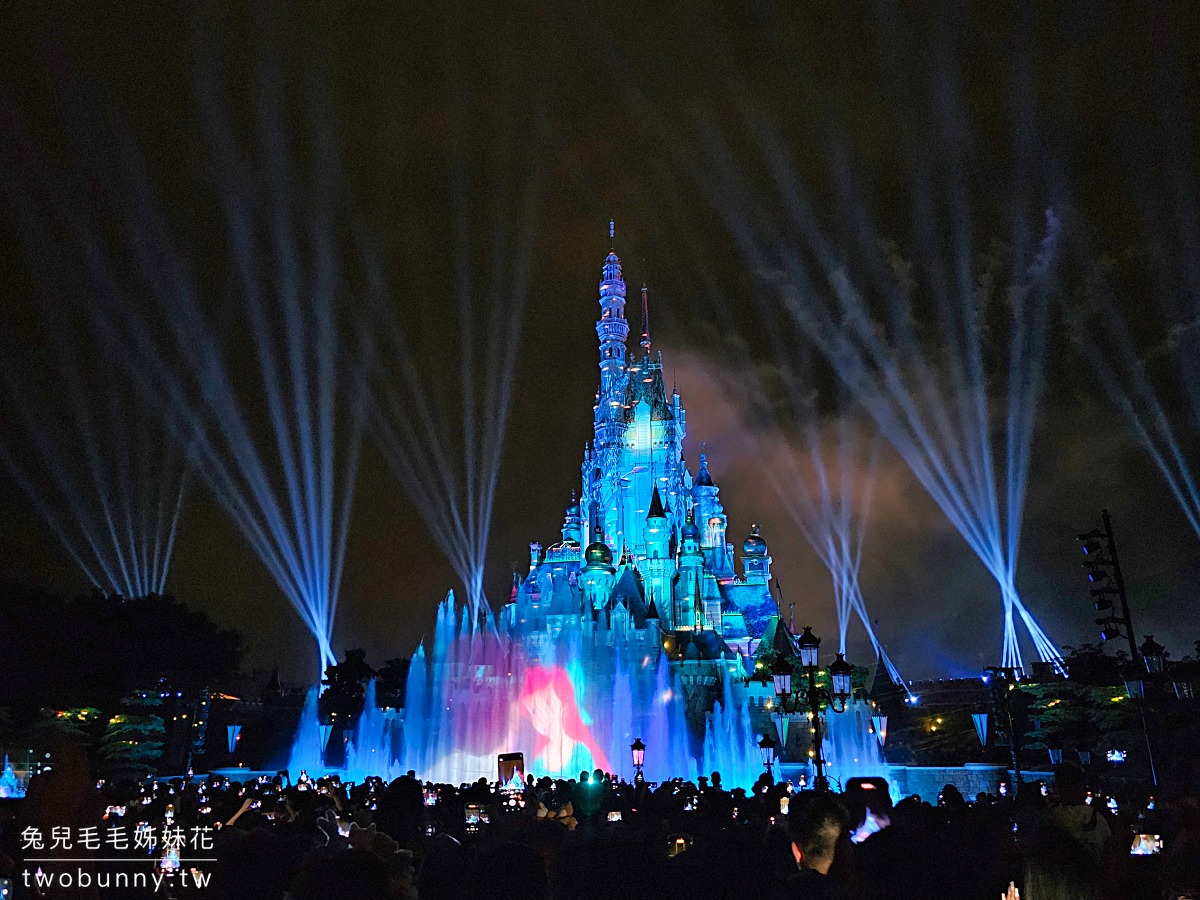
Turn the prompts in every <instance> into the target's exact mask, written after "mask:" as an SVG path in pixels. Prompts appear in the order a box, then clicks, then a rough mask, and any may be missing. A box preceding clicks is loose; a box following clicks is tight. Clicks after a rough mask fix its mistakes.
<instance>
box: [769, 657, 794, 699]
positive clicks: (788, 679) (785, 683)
mask: <svg viewBox="0 0 1200 900" xmlns="http://www.w3.org/2000/svg"><path fill="white" fill-rule="evenodd" d="M771 681H773V682H774V683H775V695H776V696H777V697H778V698H779V699H780V700H783V698H784V697H786V696H787V695H788V694H790V693H791V692H792V660H791V658H790V657H785V656H780V657H778V658H776V660H775V662H773V663H771Z"/></svg>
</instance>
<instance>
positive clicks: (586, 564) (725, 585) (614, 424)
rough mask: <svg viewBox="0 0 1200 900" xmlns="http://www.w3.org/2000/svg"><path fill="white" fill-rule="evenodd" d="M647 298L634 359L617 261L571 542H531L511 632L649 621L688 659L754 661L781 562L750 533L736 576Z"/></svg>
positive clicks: (604, 301) (605, 276)
mask: <svg viewBox="0 0 1200 900" xmlns="http://www.w3.org/2000/svg"><path fill="white" fill-rule="evenodd" d="M641 300H642V335H641V341H640V345H639V348H638V350H637V351H636V352H635V353H633V354H630V353H629V351H628V349H627V347H626V339H627V338H628V336H629V322H628V319H627V318H626V313H625V304H626V286H625V281H624V279H623V277H622V271H621V260H620V259H619V258H618V257H617V254H616V253H614V252H609V254H608V257H607V258H606V259H605V260H604V266H603V270H602V275H601V280H600V297H599V303H600V318H599V320H598V321H597V322H596V335H597V337H598V339H599V345H600V346H599V350H600V386H599V389H598V390H597V392H596V395H595V401H594V403H593V407H592V408H593V421H594V436H593V439H592V441H591V442H590V444H589V445H588V446H587V447H586V448H585V450H584V454H583V464H582V467H581V475H582V478H581V486H580V489H579V491H578V492H572V497H571V503H570V505H569V506H568V507H567V511H566V517H565V520H564V522H563V526H562V540H560V541H558V542H556V543H554V544H552V545H551V546H550V547H549V548H547V549H546V550H545V552H544V553H543V551H542V546H541V544H540V543H537V542H534V543H532V544H530V565H529V571H528V573H527V574H525V575H524V577H521V576H519V575H518V577H517V578H516V579H515V580H514V585H513V593H512V597H511V602H510V603H509V604H508V605H507V606H506V607H505V608H504V610H503V612H502V614H501V621H502V623H503V624H504V626H505V627H506V629H507V630H508V631H509V632H510V633H512V632H516V633H520V632H529V631H538V630H541V629H547V630H549V631H555V630H558V629H559V628H561V625H562V623H563V620H564V617H568V616H570V617H574V616H579V617H584V618H586V619H588V620H590V622H591V623H594V624H595V625H596V626H598V627H599V628H601V629H612V628H623V627H625V625H626V623H628V626H629V627H631V628H633V629H634V630H641V629H644V628H646V627H647V623H649V624H650V625H651V626H652V627H656V628H658V629H661V631H662V632H664V637H665V638H666V641H665V643H667V644H670V645H671V646H673V647H679V648H680V650H679V653H680V654H682V653H685V652H686V651H687V648H688V645H689V644H695V645H696V647H697V648H698V652H701V655H702V656H714V655H715V656H717V657H725V658H726V659H728V658H730V657H733V658H737V659H739V661H740V662H742V663H743V664H746V663H748V662H749V657H751V656H752V655H753V652H754V648H755V646H756V645H757V643H758V640H759V639H761V637H762V636H763V633H764V631H765V630H766V628H767V626H768V624H769V622H770V619H771V617H772V616H774V615H776V613H777V607H776V605H775V603H774V601H773V600H772V598H771V594H770V581H771V557H770V555H769V554H768V552H767V544H766V541H765V540H764V539H763V537H762V536H761V535H760V534H759V533H758V527H757V526H752V528H751V531H750V535H749V537H747V538H746V540H745V541H744V542H743V544H742V553H741V559H740V563H741V574H740V575H739V574H738V573H737V571H736V565H737V560H736V558H735V551H734V546H733V545H732V544H731V543H729V542H727V541H726V526H727V520H726V516H725V512H724V509H723V508H722V506H721V500H720V488H718V487H717V485H716V484H715V483H714V482H713V479H712V476H711V474H710V473H709V470H708V462H707V460H706V458H705V455H704V454H703V453H701V454H700V466H699V471H698V472H697V473H696V474H695V475H694V476H693V474H692V472H691V471H690V469H689V468H688V464H687V462H686V461H685V460H684V440H685V438H686V436H687V414H686V411H685V410H684V407H683V404H682V401H681V399H680V396H679V392H678V390H676V389H672V390H671V392H670V393H669V394H668V392H667V389H666V382H665V380H664V378H663V362H662V352H661V351H659V352H658V353H654V354H652V353H651V350H650V327H649V304H648V298H647V291H646V288H645V287H643V288H642V292H641ZM631 355H632V358H630V356H631Z"/></svg>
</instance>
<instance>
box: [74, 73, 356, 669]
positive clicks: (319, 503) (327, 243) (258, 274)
mask: <svg viewBox="0 0 1200 900" xmlns="http://www.w3.org/2000/svg"><path fill="white" fill-rule="evenodd" d="M201 81H202V83H203V82H204V79H201ZM210 82H211V79H210ZM205 86H207V87H211V83H206V84H205ZM201 101H202V107H203V110H204V112H205V115H206V120H205V124H206V126H207V135H208V138H209V142H210V145H211V148H212V150H213V153H214V155H215V157H216V160H217V163H218V165H217V167H216V168H217V170H218V172H219V173H220V176H221V177H220V181H219V184H218V189H219V190H220V194H221V199H222V201H223V209H224V215H225V223H226V225H227V228H228V237H229V253H230V257H231V260H232V268H233V272H234V275H235V282H236V288H237V293H238V299H239V300H240V301H241V302H242V303H243V308H244V310H245V313H246V315H245V318H244V319H241V320H240V321H239V322H238V323H236V324H238V325H240V326H242V327H244V328H246V329H248V331H249V334H250V336H251V338H252V339H253V346H254V351H255V356H256V362H257V364H258V374H259V379H260V384H261V395H262V398H263V400H264V401H265V405H266V410H267V424H268V429H269V431H268V433H267V434H266V435H256V434H255V431H254V429H253V428H252V427H251V420H250V417H249V416H248V415H247V405H246V404H247V396H248V394H252V393H253V392H252V391H249V390H248V389H247V386H244V385H241V384H235V382H234V380H233V378H232V375H231V372H230V368H229V365H228V363H227V356H228V353H229V347H228V345H227V344H226V343H225V342H223V341H222V340H221V339H220V338H219V337H218V334H219V332H218V330H217V329H216V328H215V327H214V326H213V324H212V323H211V321H210V319H209V317H208V316H207V315H206V312H205V309H204V308H203V303H202V294H201V291H200V289H199V287H198V284H197V282H196V280H195V278H194V277H193V274H192V273H193V267H192V265H191V263H190V261H189V260H188V259H187V258H186V257H185V256H184V255H183V254H181V253H180V252H179V250H178V248H177V246H176V245H175V244H174V242H173V240H172V234H171V229H170V227H169V224H168V222H167V219H166V216H165V215H164V213H163V212H162V208H161V206H160V204H159V203H158V202H157V199H156V197H157V195H156V189H155V186H154V184H153V183H152V180H151V179H150V177H149V176H148V174H147V173H146V172H145V171H144V169H143V168H142V167H141V165H140V156H139V153H138V148H137V147H136V146H134V145H132V144H131V143H130V142H128V141H125V142H123V143H119V146H118V148H117V151H116V152H115V153H109V152H108V151H109V148H108V147H106V146H102V145H101V142H100V141H99V139H98V137H97V135H96V134H95V133H94V132H93V131H86V130H85V133H84V135H83V136H84V138H85V139H87V140H88V141H89V142H90V143H89V144H88V150H89V151H90V152H89V157H90V158H91V159H92V160H99V161H108V160H110V159H113V158H115V159H116V160H119V162H112V163H110V168H109V170H108V171H105V172H104V173H103V174H104V176H105V178H104V179H103V180H102V182H103V183H105V184H109V185H113V194H112V195H111V196H110V200H111V201H112V205H113V211H114V213H115V214H116V216H117V221H118V222H119V225H120V238H121V241H122V244H123V248H122V252H123V253H126V254H128V255H129V257H130V258H131V259H132V261H133V267H134V269H135V273H136V278H137V281H138V283H136V284H132V285H131V284H127V283H125V282H124V281H123V280H122V279H121V278H119V277H118V276H117V275H116V267H115V265H114V262H115V257H114V255H113V253H112V252H111V251H110V250H109V248H108V247H106V246H105V245H104V244H103V243H102V242H101V241H100V240H99V239H98V231H97V229H96V228H95V227H93V226H92V223H91V222H90V221H89V220H87V219H85V218H84V217H82V216H79V215H77V214H75V213H74V211H73V210H72V209H71V208H70V204H69V203H68V204H65V208H64V216H65V217H66V218H68V219H69V220H70V221H71V224H72V232H73V236H74V239H75V243H76V245H77V248H78V250H79V253H80V255H81V257H82V261H83V264H84V266H85V267H86V272H87V277H88V278H89V279H90V283H91V290H92V293H93V296H94V297H95V299H96V301H97V312H98V315H97V322H98V325H99V327H100V328H101V330H102V338H103V341H104V343H105V345H106V346H108V347H111V348H112V349H113V351H114V352H115V354H116V355H117V356H118V357H123V358H125V359H127V360H128V361H129V364H130V369H131V371H132V373H133V376H134V378H135V379H136V381H137V383H138V386H139V388H140V390H141V392H142V394H143V396H144V397H146V398H148V399H149V400H150V401H151V402H152V403H153V404H154V405H155V406H156V407H157V408H158V409H159V410H160V411H161V413H162V415H163V416H164V418H165V421H166V423H167V426H168V428H169V429H170V431H171V433H172V435H173V437H174V438H175V439H176V441H177V442H178V443H179V445H180V446H182V447H183V448H184V449H185V450H186V452H187V454H188V457H189V459H190V461H191V462H192V464H193V467H194V468H195V470H196V472H197V473H198V474H199V475H200V477H201V478H202V479H203V480H204V482H205V483H206V485H207V486H208V487H209V489H210V490H211V491H212V493H213V495H214V497H215V498H216V499H217V500H218V502H219V503H220V504H221V505H222V507H223V508H224V509H225V511H226V512H227V514H228V515H229V516H230V518H231V519H232V520H233V521H234V523H235V525H236V526H237V527H238V529H239V531H240V532H241V533H242V535H243V537H244V538H245V539H246V541H247V542H248V543H249V544H250V546H251V548H252V549H253V550H254V552H255V553H256V555H257V556H258V557H259V558H260V559H261V561H262V562H263V564H264V566H265V567H266V568H267V570H268V572H269V573H270V574H271V576H272V577H273V578H274V580H275V581H276V583H277V584H278V585H279V587H280V589H281V590H282V592H283V594H284V596H285V597H286V598H287V599H288V601H289V602H290V603H291V605H292V606H293V607H294V608H295V610H296V612H297V614H298V615H299V616H300V618H301V620H302V621H303V622H304V624H305V627H306V628H307V629H308V630H309V631H310V632H311V633H312V635H313V638H314V640H315V642H316V645H317V651H318V657H319V662H320V666H321V671H324V669H325V668H326V667H327V666H328V665H330V664H332V663H334V662H335V661H336V658H335V655H334V653H333V650H332V647H331V635H332V629H333V619H334V614H335V612H336V608H337V599H338V590H339V585H340V579H341V570H342V565H343V561H344V554H345V546H346V537H347V528H348V525H349V515H350V508H351V504H352V500H353V489H354V482H355V479H356V474H357V463H358V455H359V447H360V437H361V428H360V424H361V415H360V410H359V408H358V406H357V401H356V400H355V399H354V398H350V400H349V401H347V402H346V403H345V404H343V403H341V402H340V397H339V394H338V391H337V385H336V373H337V367H338V363H339V360H341V359H342V358H343V356H344V349H343V348H342V346H341V344H340V341H339V338H338V334H337V328H336V320H335V309H336V305H337V303H338V301H339V300H340V299H341V298H342V295H343V294H344V291H343V289H342V288H341V285H340V284H339V283H338V281H337V278H336V258H337V255H336V253H335V251H334V247H333V238H332V226H331V223H330V216H331V215H332V210H331V206H332V198H331V196H330V195H331V193H332V188H330V187H329V185H328V184H327V183H326V182H325V181H323V180H320V179H319V180H318V184H317V187H316V189H315V190H314V192H313V201H312V207H311V208H310V209H309V210H307V211H306V214H305V215H302V216H297V215H296V214H295V213H293V211H292V210H291V208H290V207H289V205H288V201H287V198H286V196H285V194H286V193H287V190H286V189H285V188H286V187H287V186H286V185H285V181H286V176H285V175H283V174H281V172H280V171H279V170H277V169H273V168H272V167H275V166H281V165H283V161H284V158H285V157H286V155H287V153H286V147H285V143H286V142H285V141H284V140H283V137H282V134H283V128H282V126H281V124H280V116H279V113H278V110H277V109H276V108H275V106H274V104H273V102H272V101H273V97H272V96H271V95H270V94H269V93H268V92H265V91H264V92H263V93H262V94H261V95H260V97H259V113H260V116H259V138H260V145H261V148H262V150H263V156H264V161H263V167H264V168H266V169H267V170H268V172H269V174H268V176H267V177H266V178H265V181H266V194H267V197H268V199H269V202H268V204H266V205H265V206H261V207H260V206H258V205H256V204H255V202H254V199H253V198H254V197H255V196H257V195H258V194H259V193H261V191H262V187H261V185H260V184H259V183H258V181H256V180H255V178H254V176H253V174H252V170H251V169H250V167H249V166H246V165H244V164H243V162H242V161H241V159H240V158H239V156H238V154H237V152H236V150H235V148H234V142H233V140H232V137H231V134H230V132H229V131H228V128H227V125H226V123H225V120H224V118H223V115H222V110H221V105H220V101H219V99H218V98H217V97H216V96H215V95H214V94H213V93H212V92H211V91H209V92H208V93H205V94H204V95H203V96H202V98H201ZM117 137H118V138H119V137H120V135H119V134H118V135H117ZM321 159H322V162H327V161H328V158H327V157H321ZM297 221H299V222H301V223H302V226H303V228H304V230H305V231H306V236H307V240H306V241H302V240H301V239H300V237H299V236H298V233H297V232H298V226H297ZM264 233H265V234H266V237H265V238H262V237H260V235H262V234H264ZM302 259H309V260H311V261H312V262H311V264H310V265H309V267H308V268H307V269H306V268H305V267H304V265H303V264H302V263H301V262H300V261H301V260H302ZM135 297H136V298H139V299H140V298H142V297H148V298H149V299H150V300H151V307H150V308H149V311H148V312H143V310H142V308H141V307H140V306H139V303H138V302H137V301H136V300H135ZM275 468H277V469H278V471H279V472H280V473H281V474H280V477H279V478H273V477H272V476H271V474H270V472H271V471H272V469H275ZM279 482H281V483H279Z"/></svg>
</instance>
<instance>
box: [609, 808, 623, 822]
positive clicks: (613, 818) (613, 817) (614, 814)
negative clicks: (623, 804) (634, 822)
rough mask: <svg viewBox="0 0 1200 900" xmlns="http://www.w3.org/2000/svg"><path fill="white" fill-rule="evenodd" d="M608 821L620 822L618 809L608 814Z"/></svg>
mask: <svg viewBox="0 0 1200 900" xmlns="http://www.w3.org/2000/svg"><path fill="white" fill-rule="evenodd" d="M608 821H610V822H620V821H621V811H620V810H619V809H614V810H613V811H612V812H610V813H609V814H608Z"/></svg>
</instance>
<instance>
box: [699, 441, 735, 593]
mask: <svg viewBox="0 0 1200 900" xmlns="http://www.w3.org/2000/svg"><path fill="white" fill-rule="evenodd" d="M701 446H703V445H701ZM720 492H721V489H720V488H719V487H717V486H716V485H715V484H714V483H713V480H712V475H711V474H710V473H709V471H708V457H706V456H705V455H704V454H703V453H701V454H700V471H699V472H697V473H696V479H695V481H693V482H692V503H693V509H694V510H695V513H696V524H697V525H698V526H699V527H700V546H701V547H703V548H704V551H705V554H704V555H705V556H706V557H707V558H708V563H709V568H710V569H711V570H712V571H713V573H715V574H716V575H717V577H718V578H722V577H724V578H725V579H726V580H728V579H731V578H732V577H733V565H732V559H731V558H730V554H729V552H728V549H727V547H726V544H725V528H726V525H727V523H728V520H727V519H726V517H725V510H724V508H723V507H722V506H721V500H720V497H719V494H720Z"/></svg>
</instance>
